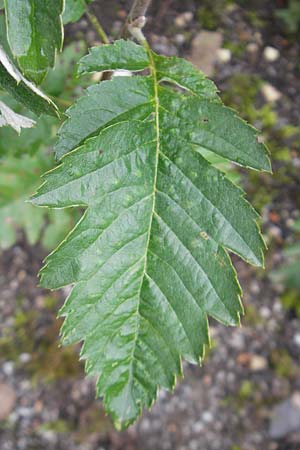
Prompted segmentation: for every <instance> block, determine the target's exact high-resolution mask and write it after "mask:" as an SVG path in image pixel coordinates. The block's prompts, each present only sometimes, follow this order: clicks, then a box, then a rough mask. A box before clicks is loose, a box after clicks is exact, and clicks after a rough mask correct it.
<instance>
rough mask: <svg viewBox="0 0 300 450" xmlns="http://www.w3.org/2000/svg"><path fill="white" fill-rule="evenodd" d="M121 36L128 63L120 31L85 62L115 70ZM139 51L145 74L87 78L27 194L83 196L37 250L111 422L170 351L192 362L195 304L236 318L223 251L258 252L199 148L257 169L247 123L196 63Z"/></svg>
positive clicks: (242, 213)
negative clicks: (53, 246)
mask: <svg viewBox="0 0 300 450" xmlns="http://www.w3.org/2000/svg"><path fill="white" fill-rule="evenodd" d="M120 46H122V48H123V50H124V51H123V52H122V58H121V63H120V64H121V65H122V68H127V69H131V68H132V67H135V68H136V67H137V66H139V64H141V61H140V59H139V60H138V61H137V63H136V64H135V63H134V62H133V61H132V49H133V45H132V43H130V42H127V43H125V42H123V41H122V42H121V43H117V44H115V45H112V46H111V47H101V49H99V50H97V51H96V50H93V51H92V52H91V54H90V56H88V57H87V58H85V59H84V61H83V63H82V67H83V66H84V71H87V70H89V67H90V70H95V68H96V67H98V68H103V67H105V68H106V69H105V70H108V69H109V64H110V63H111V67H112V68H117V67H118V64H117V61H116V60H117V56H116V55H118V53H120V52H119V48H120ZM109 48H110V49H111V50H110V51H108V50H109ZM146 50H147V57H148V63H147V68H148V69H149V71H150V75H145V76H133V77H130V78H128V77H115V78H114V79H113V80H111V81H105V82H102V83H100V84H98V85H94V86H92V87H91V88H89V89H88V90H87V95H86V96H84V97H82V98H81V99H79V100H78V102H77V103H76V104H75V105H74V106H73V107H71V108H70V109H69V111H68V116H69V119H68V120H67V121H66V122H65V123H64V124H63V126H62V128H61V131H60V138H59V142H58V144H57V147H56V151H57V155H58V156H59V157H61V156H62V155H65V156H64V157H63V158H62V163H61V165H60V166H58V168H56V169H55V170H53V171H51V172H50V173H48V174H46V176H45V183H44V184H43V185H42V187H41V188H40V189H39V190H38V192H37V194H36V195H35V196H34V198H33V202H34V203H35V204H37V205H41V206H48V207H51V208H68V207H72V206H77V207H78V206H79V207H81V208H86V211H85V213H84V215H83V217H82V219H81V220H80V221H79V222H78V224H77V226H76V227H75V228H74V229H73V230H72V232H71V233H70V234H69V235H68V236H67V238H66V239H65V240H64V241H63V242H62V243H61V245H60V246H59V247H58V248H57V250H55V251H54V252H53V253H52V254H51V255H50V256H49V257H48V258H47V260H46V265H45V267H44V268H43V269H42V271H41V282H42V285H43V286H45V287H48V288H50V289H56V288H59V287H62V286H65V285H68V284H73V285H74V287H73V290H72V292H71V294H70V295H69V297H68V299H67V301H66V303H65V305H64V307H63V308H62V310H61V315H63V316H65V322H64V325H63V328H62V339H63V342H64V343H71V342H77V341H84V344H83V347H82V352H81V356H82V358H84V359H86V371H87V373H88V374H91V375H96V376H97V377H98V381H97V393H98V395H100V396H103V397H104V403H105V405H106V408H107V410H108V411H109V412H110V413H111V414H112V416H113V418H114V420H115V423H116V426H118V427H121V428H123V427H126V426H128V425H129V424H131V423H132V422H134V420H135V419H136V418H137V417H138V415H139V414H140V413H141V411H142V409H143V408H144V407H150V406H151V405H152V403H153V402H154V400H155V399H156V395H157V389H158V388H159V387H164V388H166V389H172V388H173V387H174V385H175V381H176V377H177V376H179V375H180V374H181V372H182V369H181V358H182V357H183V358H185V359H187V360H188V361H190V362H194V363H199V361H200V360H201V359H202V357H203V355H204V348H205V345H208V344H209V336H208V319H207V317H208V316H211V317H214V318H215V319H217V320H219V321H221V322H222V323H225V324H228V325H236V324H238V323H239V316H240V314H241V313H242V311H243V308H242V305H241V302H240V295H241V290H240V287H239V284H238V281H237V278H236V274H235V270H234V268H233V266H232V264H231V260H230V258H229V255H228V250H230V251H232V252H234V253H237V254H238V255H240V256H241V257H242V258H243V259H245V260H246V261H248V262H250V263H252V264H254V265H258V266H259V265H262V264H263V249H264V242H263V240H262V237H261V234H260V232H259V229H258V227H257V224H256V221H257V214H256V212H255V211H254V210H253V208H252V207H251V206H250V204H249V203H248V202H247V201H246V200H245V198H244V193H243V192H242V191H241V190H240V189H239V188H237V187H236V186H235V185H234V184H232V183H231V182H230V181H229V180H228V179H227V178H226V177H225V175H224V174H223V173H222V172H220V171H219V170H218V169H216V168H215V167H213V166H212V165H211V164H210V163H209V162H208V161H207V160H206V159H205V158H204V157H203V156H202V154H201V152H202V151H203V149H206V150H209V151H210V152H213V153H215V154H217V155H221V156H222V157H225V158H226V159H227V160H230V161H233V162H235V163H237V164H240V165H243V166H248V167H252V168H254V169H257V170H270V164H269V159H268V155H267V152H266V149H265V147H264V145H262V144H260V143H258V141H257V132H256V130H255V129H254V128H252V127H250V126H248V125H247V124H246V123H245V122H243V121H242V120H240V119H239V118H238V117H237V116H236V115H235V113H234V112H233V111H232V110H229V109H227V108H225V107H224V106H223V105H222V104H221V103H220V101H219V99H218V98H217V96H216V89H215V87H214V85H213V84H212V83H211V82H209V81H207V80H206V79H205V78H204V76H203V74H201V73H198V74H197V72H196V69H194V68H193V67H192V66H190V64H189V63H186V62H184V61H181V60H179V59H177V58H176V59H174V58H171V59H168V58H166V59H163V57H158V56H157V55H155V54H153V53H152V51H151V50H150V49H146ZM134 51H135V52H137V53H139V54H140V55H142V54H144V53H145V50H144V49H136V48H135V49H134ZM126 57H127V62H126ZM94 58H95V59H97V61H94ZM109 58H111V60H110V59H109ZM143 58H144V56H143ZM96 64H97V65H96ZM143 64H144V63H143ZM119 67H120V66H119ZM139 67H141V66H139ZM166 81H167V82H168V84H167V85H166V83H165V82H166ZM178 85H179V86H181V88H182V89H181V90H180V91H179V89H178ZM73 149H74V150H73ZM70 150H73V151H71V152H70ZM68 152H69V153H68Z"/></svg>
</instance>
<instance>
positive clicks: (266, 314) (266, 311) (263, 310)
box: [259, 306, 271, 319]
mask: <svg viewBox="0 0 300 450" xmlns="http://www.w3.org/2000/svg"><path fill="white" fill-rule="evenodd" d="M259 313H260V315H261V317H262V318H263V319H269V318H270V317H271V311H270V309H269V308H268V307H267V306H262V307H261V308H260V310H259Z"/></svg>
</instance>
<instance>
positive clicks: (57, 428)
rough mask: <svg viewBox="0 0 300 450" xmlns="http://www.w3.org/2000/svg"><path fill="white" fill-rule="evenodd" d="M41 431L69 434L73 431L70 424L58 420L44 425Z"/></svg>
mask: <svg viewBox="0 0 300 450" xmlns="http://www.w3.org/2000/svg"><path fill="white" fill-rule="evenodd" d="M39 429H40V430H41V431H54V432H55V433H58V434H60V433H69V432H70V431H72V429H71V427H70V424H69V423H68V422H67V421H66V420H62V419H58V420H53V421H51V422H45V423H43V424H42V425H41V426H40V427H39Z"/></svg>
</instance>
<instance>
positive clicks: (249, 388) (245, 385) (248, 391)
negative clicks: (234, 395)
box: [238, 380, 255, 401]
mask: <svg viewBox="0 0 300 450" xmlns="http://www.w3.org/2000/svg"><path fill="white" fill-rule="evenodd" d="M254 391H255V388H254V384H253V383H252V381H250V380H244V381H242V384H241V386H240V389H239V392H238V398H239V399H240V400H242V401H245V400H248V399H249V398H251V397H252V394H253V392H254Z"/></svg>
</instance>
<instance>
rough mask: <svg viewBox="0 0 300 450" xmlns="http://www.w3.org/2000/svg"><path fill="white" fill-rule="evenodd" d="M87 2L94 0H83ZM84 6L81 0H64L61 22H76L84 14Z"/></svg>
mask: <svg viewBox="0 0 300 450" xmlns="http://www.w3.org/2000/svg"><path fill="white" fill-rule="evenodd" d="M85 1H86V3H87V4H89V3H92V2H93V1H94V0H85ZM85 10H86V8H85V7H84V4H83V0H65V10H64V13H63V23H64V24H67V23H69V22H76V21H77V20H79V19H80V17H81V16H82V15H83V14H84V12H85Z"/></svg>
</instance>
